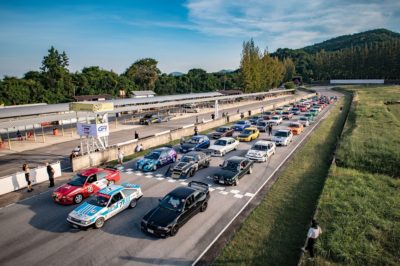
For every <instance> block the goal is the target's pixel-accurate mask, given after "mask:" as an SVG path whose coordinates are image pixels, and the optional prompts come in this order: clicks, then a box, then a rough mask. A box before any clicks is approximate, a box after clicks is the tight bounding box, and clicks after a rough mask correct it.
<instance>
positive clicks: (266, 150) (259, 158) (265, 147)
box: [246, 140, 276, 162]
mask: <svg viewBox="0 0 400 266" xmlns="http://www.w3.org/2000/svg"><path fill="white" fill-rule="evenodd" d="M275 150H276V145H275V143H274V142H271V141H265V140H259V141H257V142H256V143H254V145H253V146H252V147H251V148H250V150H249V151H248V152H247V154H246V158H248V159H250V160H253V161H256V162H266V161H267V160H268V158H269V157H271V156H272V155H273V154H275Z"/></svg>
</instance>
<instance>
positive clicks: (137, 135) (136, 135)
mask: <svg viewBox="0 0 400 266" xmlns="http://www.w3.org/2000/svg"><path fill="white" fill-rule="evenodd" d="M135 139H139V133H137V131H136V130H135Z"/></svg>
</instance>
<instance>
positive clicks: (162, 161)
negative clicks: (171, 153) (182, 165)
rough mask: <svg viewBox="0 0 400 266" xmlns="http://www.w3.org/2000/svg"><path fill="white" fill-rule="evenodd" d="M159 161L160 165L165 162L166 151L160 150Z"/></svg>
mask: <svg viewBox="0 0 400 266" xmlns="http://www.w3.org/2000/svg"><path fill="white" fill-rule="evenodd" d="M159 161H160V166H163V165H165V164H167V152H166V151H162V152H161V154H160V158H159Z"/></svg>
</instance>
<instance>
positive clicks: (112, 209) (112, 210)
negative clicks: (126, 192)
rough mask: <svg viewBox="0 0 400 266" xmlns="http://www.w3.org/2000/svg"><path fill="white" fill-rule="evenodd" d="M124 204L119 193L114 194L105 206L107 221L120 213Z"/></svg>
mask: <svg viewBox="0 0 400 266" xmlns="http://www.w3.org/2000/svg"><path fill="white" fill-rule="evenodd" d="M124 203H125V199H124V197H123V196H122V194H121V192H118V193H115V194H114V195H113V196H112V198H111V200H110V202H109V203H108V205H107V208H108V213H107V219H109V218H111V217H113V216H114V215H116V214H117V213H119V212H120V211H122V210H123V209H124V208H123V206H124Z"/></svg>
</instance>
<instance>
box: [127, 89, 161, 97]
mask: <svg viewBox="0 0 400 266" xmlns="http://www.w3.org/2000/svg"><path fill="white" fill-rule="evenodd" d="M131 93H132V94H133V95H135V96H145V95H155V94H156V93H155V92H154V91H150V90H149V91H132V92H131Z"/></svg>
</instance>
